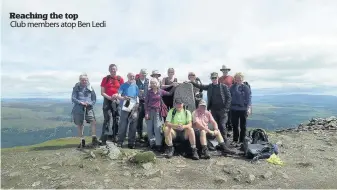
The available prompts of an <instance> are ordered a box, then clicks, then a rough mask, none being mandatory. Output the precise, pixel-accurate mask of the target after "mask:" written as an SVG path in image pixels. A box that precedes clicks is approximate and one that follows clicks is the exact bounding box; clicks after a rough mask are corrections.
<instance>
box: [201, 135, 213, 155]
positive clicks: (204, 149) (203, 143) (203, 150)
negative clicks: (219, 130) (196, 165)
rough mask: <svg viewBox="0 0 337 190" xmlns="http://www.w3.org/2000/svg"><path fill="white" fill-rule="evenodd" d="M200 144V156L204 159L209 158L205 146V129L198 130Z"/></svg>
mask: <svg viewBox="0 0 337 190" xmlns="http://www.w3.org/2000/svg"><path fill="white" fill-rule="evenodd" d="M200 144H201V156H202V157H203V158H205V159H210V158H211V155H210V154H209V152H208V148H207V138H206V131H205V130H200Z"/></svg>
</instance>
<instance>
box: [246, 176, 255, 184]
mask: <svg viewBox="0 0 337 190" xmlns="http://www.w3.org/2000/svg"><path fill="white" fill-rule="evenodd" d="M254 180H255V175H253V174H249V175H248V178H247V180H246V181H247V182H248V183H252V182H253V181H254Z"/></svg>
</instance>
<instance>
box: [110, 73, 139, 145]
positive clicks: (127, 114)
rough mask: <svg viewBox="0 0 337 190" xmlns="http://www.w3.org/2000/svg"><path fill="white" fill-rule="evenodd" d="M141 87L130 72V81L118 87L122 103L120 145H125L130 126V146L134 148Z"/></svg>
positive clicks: (118, 142)
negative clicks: (139, 87)
mask: <svg viewBox="0 0 337 190" xmlns="http://www.w3.org/2000/svg"><path fill="white" fill-rule="evenodd" d="M138 95H139V89H138V86H137V85H136V83H135V75H134V74H133V73H129V74H128V81H127V82H126V83H124V84H122V85H121V87H120V88H119V89H118V94H116V95H115V97H117V98H118V99H119V100H120V101H121V102H120V105H122V110H121V116H120V121H119V122H120V123H119V129H118V140H117V144H118V146H119V147H122V146H123V142H124V139H125V137H126V131H127V129H128V127H129V134H128V148H130V149H134V148H135V143H136V131H137V119H138V108H139V107H138V106H139V97H138Z"/></svg>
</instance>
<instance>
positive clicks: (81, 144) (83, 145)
mask: <svg viewBox="0 0 337 190" xmlns="http://www.w3.org/2000/svg"><path fill="white" fill-rule="evenodd" d="M84 147H85V140H84V139H82V140H81V143H80V145H78V148H84Z"/></svg>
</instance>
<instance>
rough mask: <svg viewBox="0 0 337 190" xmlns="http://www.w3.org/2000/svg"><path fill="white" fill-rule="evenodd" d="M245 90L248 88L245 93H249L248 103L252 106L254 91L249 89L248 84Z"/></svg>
mask: <svg viewBox="0 0 337 190" xmlns="http://www.w3.org/2000/svg"><path fill="white" fill-rule="evenodd" d="M245 90H246V93H245V94H247V96H246V102H247V105H248V106H251V105H252V91H251V90H250V89H249V87H248V86H245Z"/></svg>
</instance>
